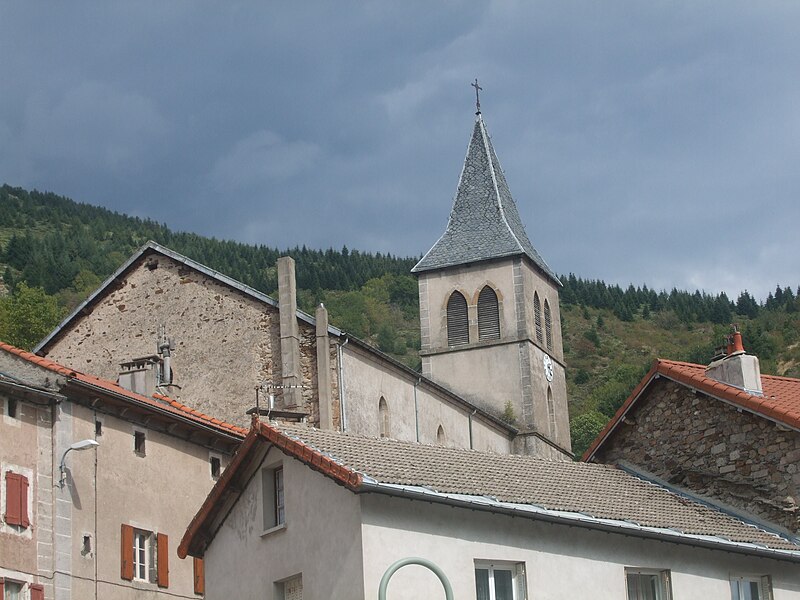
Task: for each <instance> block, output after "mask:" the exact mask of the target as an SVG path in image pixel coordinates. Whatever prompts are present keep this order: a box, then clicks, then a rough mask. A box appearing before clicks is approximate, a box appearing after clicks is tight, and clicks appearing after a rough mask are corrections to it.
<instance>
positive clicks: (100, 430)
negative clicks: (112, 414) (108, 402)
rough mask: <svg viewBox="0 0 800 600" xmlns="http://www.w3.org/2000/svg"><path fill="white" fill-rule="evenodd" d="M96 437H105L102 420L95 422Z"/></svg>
mask: <svg viewBox="0 0 800 600" xmlns="http://www.w3.org/2000/svg"><path fill="white" fill-rule="evenodd" d="M94 435H95V437H100V436H101V435H103V422H102V421H101V420H100V419H95V420H94Z"/></svg>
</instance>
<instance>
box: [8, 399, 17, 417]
mask: <svg viewBox="0 0 800 600" xmlns="http://www.w3.org/2000/svg"><path fill="white" fill-rule="evenodd" d="M17 408H18V406H17V401H16V400H15V399H14V398H9V399H8V400H6V415H8V416H9V417H11V418H12V419H16V418H17Z"/></svg>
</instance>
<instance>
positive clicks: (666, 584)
mask: <svg viewBox="0 0 800 600" xmlns="http://www.w3.org/2000/svg"><path fill="white" fill-rule="evenodd" d="M625 582H626V584H627V588H628V600H670V599H671V598H672V585H671V584H670V575H669V571H667V570H665V571H653V570H646V569H625Z"/></svg>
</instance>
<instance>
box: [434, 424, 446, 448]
mask: <svg viewBox="0 0 800 600" xmlns="http://www.w3.org/2000/svg"><path fill="white" fill-rule="evenodd" d="M436 443H437V444H438V445H439V446H444V445H445V444H447V437H446V436H445V435H444V427H442V426H441V425H439V429H437V430H436Z"/></svg>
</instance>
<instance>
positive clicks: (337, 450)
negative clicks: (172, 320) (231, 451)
mask: <svg viewBox="0 0 800 600" xmlns="http://www.w3.org/2000/svg"><path fill="white" fill-rule="evenodd" d="M178 553H179V555H180V556H182V557H183V556H190V555H191V556H195V557H204V560H205V565H206V573H207V576H208V584H207V586H208V587H207V593H208V597H209V598H224V597H227V596H228V595H229V594H230V590H231V589H233V587H234V582H235V589H236V593H237V595H240V596H242V597H247V598H276V599H294V598H304V599H305V600H318V599H326V600H329V599H330V600H338V599H342V600H345V599H346V600H349V599H351V598H376V597H377V598H379V599H381V598H385V597H390V598H392V599H395V600H400V599H409V600H410V599H413V598H437V597H438V598H441V597H443V594H442V587H443V585H444V586H445V589H446V590H448V591H449V595H447V596H446V597H448V598H476V597H477V598H478V599H479V600H526V599H528V598H543V599H544V598H597V599H601V600H602V599H605V598H608V599H619V598H625V597H627V598H630V599H633V600H639V599H656V598H658V599H662V600H664V599H669V598H681V599H698V600H700V599H702V600H708V599H730V598H735V599H737V600H738V599H740V598H742V599H743V598H749V599H754V600H764V599H771V598H776V599H779V600H790V599H794V598H800V569H798V564H800V544H799V543H798V541H797V540H796V539H791V538H789V537H787V536H780V535H777V534H775V533H772V532H769V531H766V530H764V529H761V528H758V527H755V526H753V525H752V524H749V523H746V522H744V521H742V520H740V519H738V518H736V517H734V516H731V515H730V514H727V513H725V512H723V511H720V510H717V509H716V508H714V507H711V506H709V505H707V504H705V503H701V502H696V501H694V500H692V499H690V498H687V497H685V496H681V495H679V494H676V493H674V492H673V491H671V490H669V489H667V488H665V487H664V486H661V485H657V484H654V483H652V482H649V481H646V480H643V479H641V478H638V477H635V476H633V475H631V474H629V473H627V472H626V471H624V470H622V469H619V468H616V467H613V466H609V465H600V464H592V463H573V462H569V463H567V462H559V461H551V460H544V459H541V458H537V457H532V456H524V455H497V454H492V453H485V452H478V451H474V450H465V449H460V448H446V447H441V446H427V445H422V444H413V443H408V442H403V441H396V440H389V439H375V438H367V437H360V436H355V435H351V434H343V433H339V432H334V431H322V430H315V429H311V428H308V427H302V426H298V425H288V424H274V423H267V422H259V421H258V420H254V423H253V427H252V429H251V431H250V433H249V434H248V437H247V438H246V439H245V441H244V442H243V444H242V446H241V449H240V450H239V452H238V453H237V455H236V457H235V458H234V460H233V461H232V463H231V465H230V467H229V468H228V470H227V471H226V472H225V473H224V474H223V476H222V477H221V478H220V480H219V481H218V482H217V483H216V485H215V486H214V489H213V490H212V491H211V493H210V494H209V496H208V497H207V499H206V501H205V502H204V504H203V505H202V507H201V508H200V510H199V512H198V513H197V515H196V516H195V518H194V519H193V520H192V522H191V524H190V525H189V527H188V529H187V531H186V533H185V535H184V537H183V539H182V541H181V543H180V545H179V547H178ZM401 567H402V568H401ZM393 573H394V575H393ZM387 590H388V592H389V596H385V595H384V593H385V592H386V591H387Z"/></svg>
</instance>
